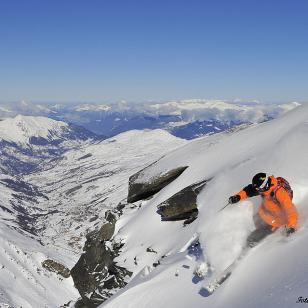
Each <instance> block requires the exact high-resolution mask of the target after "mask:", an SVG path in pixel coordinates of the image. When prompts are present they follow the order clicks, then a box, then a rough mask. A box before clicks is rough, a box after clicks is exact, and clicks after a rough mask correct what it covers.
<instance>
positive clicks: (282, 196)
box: [276, 188, 298, 229]
mask: <svg viewBox="0 0 308 308" xmlns="http://www.w3.org/2000/svg"><path fill="white" fill-rule="evenodd" d="M276 198H277V200H278V202H279V203H280V205H281V209H282V210H284V212H285V213H286V217H287V227H288V228H294V229H297V223H298V213H297V210H296V207H295V206H294V204H293V203H292V200H291V198H290V196H289V194H288V193H287V192H286V191H285V190H284V189H283V188H281V189H278V190H277V192H276Z"/></svg>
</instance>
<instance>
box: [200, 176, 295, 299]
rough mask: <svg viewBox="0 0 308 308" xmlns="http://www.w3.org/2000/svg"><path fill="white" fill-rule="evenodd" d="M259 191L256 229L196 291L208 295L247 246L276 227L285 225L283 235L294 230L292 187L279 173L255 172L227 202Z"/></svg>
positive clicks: (252, 245) (244, 251)
mask: <svg viewBox="0 0 308 308" xmlns="http://www.w3.org/2000/svg"><path fill="white" fill-rule="evenodd" d="M258 195H261V197H262V199H263V200H262V205H261V207H260V209H259V212H258V215H257V216H256V217H254V219H255V225H256V229H255V230H254V231H253V232H251V233H250V235H249V236H248V238H247V240H246V246H245V247H244V249H243V251H242V252H241V254H240V255H239V256H238V257H237V258H236V259H235V260H234V261H233V263H231V264H230V265H229V266H228V267H227V268H226V269H225V270H223V271H222V272H220V273H218V275H216V276H215V277H214V279H212V280H211V281H210V282H208V281H207V282H206V284H204V285H202V286H201V288H200V291H199V294H200V295H202V296H205V297H207V296H209V295H211V294H212V293H213V292H215V290H216V289H217V288H219V286H221V285H222V284H223V283H224V281H226V280H227V279H228V278H229V277H230V275H231V274H232V272H233V270H234V268H236V266H237V264H238V263H239V262H240V260H241V259H242V258H244V256H245V255H246V254H247V252H248V251H249V250H250V248H251V247H254V246H255V245H256V244H257V243H259V242H260V241H261V240H262V239H264V238H265V237H266V236H268V235H270V234H272V233H273V232H274V231H275V230H277V229H278V228H279V227H282V226H285V227H286V232H287V235H290V234H291V233H294V232H295V231H296V229H297V222H298V214H297V210H296V208H295V206H294V204H293V203H292V198H293V191H292V189H291V187H290V184H289V183H288V182H287V181H286V180H285V179H284V178H281V177H277V178H275V177H274V176H273V175H271V176H268V175H267V174H266V173H257V174H256V175H255V176H254V177H253V179H252V184H249V185H248V186H246V187H245V188H244V189H243V190H241V191H240V192H239V193H237V194H236V195H234V196H231V197H230V198H229V203H231V204H232V203H237V202H239V201H240V200H244V199H246V198H248V197H254V196H258Z"/></svg>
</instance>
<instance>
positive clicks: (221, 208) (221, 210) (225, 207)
mask: <svg viewBox="0 0 308 308" xmlns="http://www.w3.org/2000/svg"><path fill="white" fill-rule="evenodd" d="M229 204H231V203H230V202H228V203H227V204H226V205H225V206H224V207H223V208H221V209H220V210H219V211H218V212H220V211H222V210H223V209H225V208H226V207H227V206H228V205H229Z"/></svg>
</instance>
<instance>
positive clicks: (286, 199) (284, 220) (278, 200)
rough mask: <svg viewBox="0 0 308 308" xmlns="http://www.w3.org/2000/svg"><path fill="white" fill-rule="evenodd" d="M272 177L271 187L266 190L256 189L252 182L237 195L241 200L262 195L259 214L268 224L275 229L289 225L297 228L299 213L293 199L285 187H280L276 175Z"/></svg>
mask: <svg viewBox="0 0 308 308" xmlns="http://www.w3.org/2000/svg"><path fill="white" fill-rule="evenodd" d="M270 178H271V185H272V186H271V187H270V189H269V190H267V191H265V192H258V191H256V190H255V189H254V188H253V186H252V185H251V184H250V185H248V186H246V187H245V188H244V189H243V190H241V191H240V192H239V193H237V195H239V196H240V198H241V200H244V199H246V198H248V197H253V196H257V195H261V197H262V199H263V200H262V205H261V207H260V209H259V212H258V213H259V215H260V217H261V218H262V219H263V221H265V222H266V223H267V224H269V225H271V226H272V227H273V230H275V229H277V228H279V227H281V226H287V227H289V228H294V229H297V223H298V213H297V210H296V207H295V206H294V204H293V203H292V200H291V198H290V196H289V194H288V193H287V191H286V190H285V189H284V188H283V187H278V181H277V179H276V178H275V177H274V176H270Z"/></svg>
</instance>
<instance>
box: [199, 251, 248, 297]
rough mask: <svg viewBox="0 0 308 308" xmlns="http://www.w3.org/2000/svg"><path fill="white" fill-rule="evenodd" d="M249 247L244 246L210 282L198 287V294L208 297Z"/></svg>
mask: <svg viewBox="0 0 308 308" xmlns="http://www.w3.org/2000/svg"><path fill="white" fill-rule="evenodd" d="M249 249H250V248H249V247H246V248H244V250H243V251H242V252H241V254H240V255H239V256H238V257H237V258H236V259H235V260H234V261H233V262H232V263H231V264H230V265H229V266H228V267H227V268H226V269H225V270H223V271H222V272H220V273H219V274H218V275H216V277H214V279H212V280H211V281H210V282H208V281H207V282H206V283H204V284H203V285H202V287H201V288H200V291H199V294H200V295H201V296H203V297H208V296H210V295H211V294H213V293H214V292H215V291H216V290H217V289H218V288H219V287H220V286H221V285H222V284H223V283H224V282H225V281H226V280H227V279H228V278H229V277H230V276H231V274H232V272H233V270H234V269H235V268H236V266H237V264H238V263H239V261H240V260H241V259H242V258H243V257H244V256H245V255H246V254H247V252H248V251H249Z"/></svg>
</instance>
